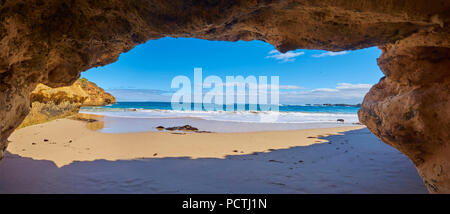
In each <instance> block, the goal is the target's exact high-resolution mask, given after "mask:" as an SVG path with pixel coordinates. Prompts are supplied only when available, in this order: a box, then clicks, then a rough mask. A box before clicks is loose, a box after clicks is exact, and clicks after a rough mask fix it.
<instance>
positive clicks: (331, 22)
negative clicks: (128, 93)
mask: <svg viewBox="0 0 450 214" xmlns="http://www.w3.org/2000/svg"><path fill="white" fill-rule="evenodd" d="M449 11H450V2H449V1H448V0H434V1H429V0H415V1H411V0H395V1H394V0H353V1H347V0H321V1H313V0H173V1H167V0H106V1H94V0H71V1H60V0H46V1H44V0H2V1H0V50H1V51H0V116H1V123H0V125H1V127H0V128H1V133H0V156H2V155H3V152H4V150H5V148H6V146H7V138H8V136H9V135H10V134H11V133H12V132H13V131H14V129H15V128H16V127H17V126H18V125H19V124H20V123H21V122H22V120H23V119H24V118H25V116H26V115H27V114H28V112H29V106H30V99H29V94H30V92H31V91H32V90H33V89H34V88H35V86H36V85H37V84H38V83H44V84H46V85H49V86H52V87H57V86H65V85H69V84H71V83H73V82H74V81H75V80H76V79H78V78H79V75H80V72H82V71H84V70H87V69H89V68H92V67H96V66H102V65H106V64H109V63H112V62H114V61H115V60H117V58H118V56H119V55H120V53H123V52H126V51H128V50H130V49H132V48H133V47H134V46H135V45H137V44H140V43H144V42H145V41H148V40H151V39H157V38H161V37H165V36H172V37H195V38H201V39H208V40H226V41H237V40H254V39H257V40H262V41H265V42H268V43H270V44H272V45H274V46H275V47H276V48H277V49H279V50H280V51H282V52H284V51H288V50H293V49H298V48H304V49H323V50H330V51H340V50H348V49H360V48H365V47H370V46H379V47H380V48H381V49H382V50H383V54H382V55H381V57H380V58H379V59H378V64H379V65H380V67H381V69H382V71H383V72H384V74H385V77H384V78H382V79H381V80H380V82H379V83H378V84H377V85H375V86H374V87H373V88H372V89H371V90H370V92H369V93H368V94H367V95H366V97H365V99H364V102H363V105H362V108H361V110H360V111H359V117H360V120H361V121H362V122H363V123H364V124H366V125H367V126H368V128H369V129H370V130H371V131H372V132H373V133H375V134H376V135H377V136H378V137H380V138H381V139H382V140H383V141H384V142H386V143H388V144H390V145H392V146H393V147H395V148H397V149H398V150H400V151H401V152H403V153H404V154H406V155H407V156H408V157H410V159H411V160H412V161H413V162H414V164H415V165H416V167H417V169H418V172H419V174H420V175H421V176H422V178H423V180H424V182H425V184H426V185H427V188H428V190H429V191H430V192H436V193H442V192H447V193H448V192H450V155H448V154H449V152H450V147H449V143H450V142H449V140H450V132H449V130H450V122H449V121H450V101H449V92H450V60H449V53H450V52H449V50H450V44H449V42H450V29H449V26H448V24H449V21H450V18H449V17H450V14H449Z"/></svg>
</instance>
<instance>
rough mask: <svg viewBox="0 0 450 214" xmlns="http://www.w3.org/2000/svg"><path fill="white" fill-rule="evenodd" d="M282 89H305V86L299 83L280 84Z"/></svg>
mask: <svg viewBox="0 0 450 214" xmlns="http://www.w3.org/2000/svg"><path fill="white" fill-rule="evenodd" d="M280 89H289V90H294V89H304V87H302V86H298V85H280Z"/></svg>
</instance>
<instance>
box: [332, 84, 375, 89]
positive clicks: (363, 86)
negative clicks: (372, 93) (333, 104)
mask: <svg viewBox="0 0 450 214" xmlns="http://www.w3.org/2000/svg"><path fill="white" fill-rule="evenodd" d="M337 85H338V86H337V87H336V88H337V89H370V88H371V87H372V85H370V84H351V83H338V84H337Z"/></svg>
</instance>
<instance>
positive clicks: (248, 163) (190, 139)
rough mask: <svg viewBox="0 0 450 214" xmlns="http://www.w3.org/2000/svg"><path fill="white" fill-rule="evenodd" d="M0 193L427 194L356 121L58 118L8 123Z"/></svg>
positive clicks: (404, 164) (405, 162)
mask: <svg viewBox="0 0 450 214" xmlns="http://www.w3.org/2000/svg"><path fill="white" fill-rule="evenodd" d="M9 140H10V141H11V142H10V144H9V146H8V153H7V155H6V157H5V159H4V160H3V161H1V162H0V193H426V192H427V191H426V189H425V186H424V185H423V182H422V180H421V179H420V177H419V176H418V174H417V172H416V170H415V168H414V166H413V164H412V163H411V162H410V161H409V159H407V158H406V157H405V156H403V155H402V154H401V153H400V152H398V151H397V150H395V149H393V148H391V147H389V146H387V145H385V144H383V143H382V142H381V141H380V140H378V139H377V138H376V137H375V136H374V135H373V134H371V133H370V132H369V131H368V130H367V129H366V128H365V127H364V126H346V127H337V128H318V129H303V130H288V131H264V132H240V133H170V132H134V133H114V134H112V133H102V132H99V131H95V130H91V129H89V128H87V126H86V122H83V121H78V120H71V119H58V120H54V121H51V122H48V123H44V124H38V125H34V126H29V127H26V128H22V129H19V130H16V132H14V133H13V134H12V135H11V137H10V138H9Z"/></svg>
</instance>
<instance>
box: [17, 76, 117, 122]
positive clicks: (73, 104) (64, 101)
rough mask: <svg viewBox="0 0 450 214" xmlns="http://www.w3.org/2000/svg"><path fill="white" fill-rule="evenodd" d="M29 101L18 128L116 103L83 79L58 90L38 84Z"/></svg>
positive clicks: (100, 89) (111, 97)
mask: <svg viewBox="0 0 450 214" xmlns="http://www.w3.org/2000/svg"><path fill="white" fill-rule="evenodd" d="M30 99H31V110H30V113H29V114H28V115H27V117H26V118H25V119H24V121H23V122H22V124H21V125H20V126H19V128H20V127H25V126H29V125H34V124H39V123H43V122H46V121H50V120H54V119H58V118H63V117H67V116H71V115H74V114H77V113H78V111H79V110H80V107H81V106H103V105H108V104H113V103H115V102H116V99H115V98H114V97H113V96H112V95H111V94H109V93H107V92H105V91H104V90H103V89H102V88H100V87H98V86H97V85H96V84H95V83H93V82H90V81H88V80H87V79H85V78H82V79H79V80H77V81H76V82H75V83H74V84H72V85H71V86H65V87H58V88H50V87H48V86H46V85H44V84H38V86H37V87H36V89H34V90H33V92H32V93H31V95H30Z"/></svg>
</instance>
